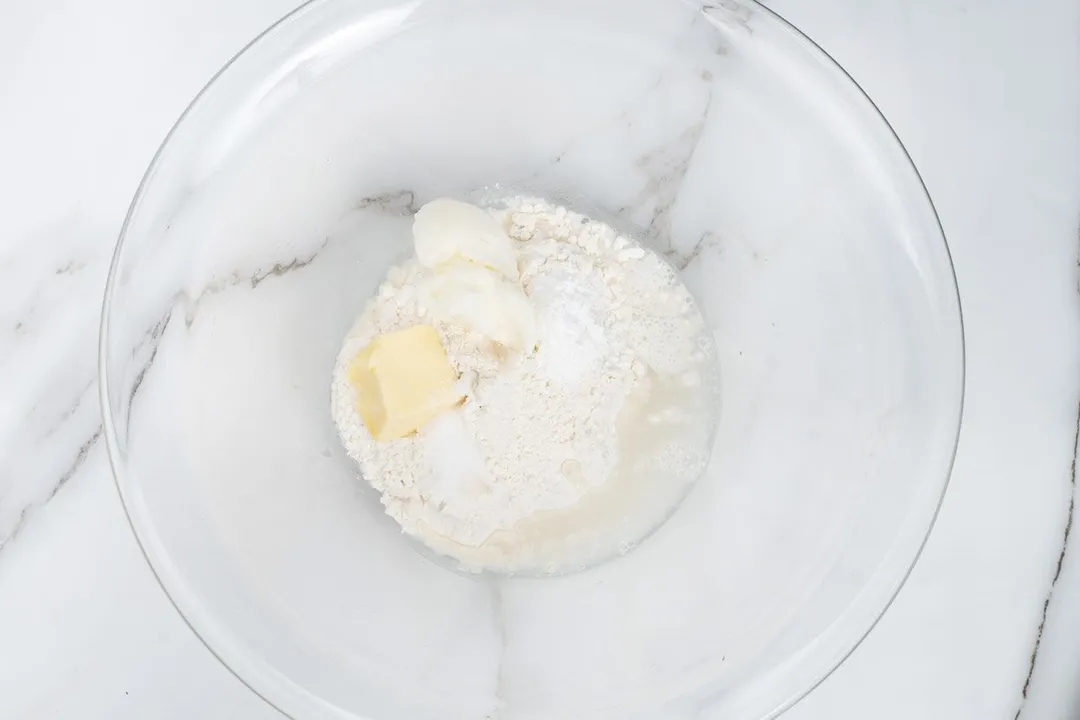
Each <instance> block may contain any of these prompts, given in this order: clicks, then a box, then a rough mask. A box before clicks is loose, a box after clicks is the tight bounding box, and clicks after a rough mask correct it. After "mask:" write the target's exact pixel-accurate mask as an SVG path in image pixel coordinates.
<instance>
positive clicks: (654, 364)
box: [331, 197, 719, 573]
mask: <svg viewBox="0 0 1080 720" xmlns="http://www.w3.org/2000/svg"><path fill="white" fill-rule="evenodd" d="M413 241H414V247H415V256H414V257H412V258H410V259H408V260H406V261H405V262H404V263H402V264H400V265H398V266H396V267H394V268H392V269H391V270H390V271H389V273H388V275H387V278H386V280H385V281H384V282H383V283H382V285H381V286H380V287H379V289H378V291H377V292H376V294H375V296H374V297H372V298H371V299H370V300H369V301H368V303H367V305H366V306H365V307H364V309H363V312H362V313H361V314H360V317H359V318H358V319H357V320H356V322H355V324H354V325H353V327H352V328H351V329H350V330H349V333H348V335H347V336H346V338H345V342H344V346H343V347H342V349H341V352H340V353H339V355H338V360H337V363H336V366H335V368H334V377H333V386H332V393H331V395H332V412H333V416H334V421H335V423H336V424H337V427H338V432H339V434H340V435H341V439H342V441H343V443H344V445H345V448H346V450H347V451H348V454H349V456H350V457H351V458H352V459H353V460H355V461H356V462H357V463H358V464H359V466H360V470H361V473H362V474H363V476H364V477H365V478H366V479H367V480H368V482H370V483H371V485H372V486H373V487H374V488H375V489H376V490H377V491H379V492H380V493H381V494H382V498H381V499H382V504H383V506H384V507H385V508H386V512H387V513H388V514H389V515H390V516H391V517H393V518H394V519H395V520H396V521H397V522H398V523H400V524H401V526H402V528H403V529H404V530H405V532H406V533H408V534H410V535H412V536H415V537H416V538H418V539H419V540H421V541H422V542H423V543H425V544H426V545H427V546H428V547H430V548H431V549H433V550H434V551H436V552H437V553H439V554H440V555H444V556H447V557H449V558H452V559H454V560H456V561H457V563H458V564H459V565H460V567H461V568H463V569H467V570H472V571H481V570H494V571H500V572H526V573H560V572H567V571H573V570H577V569H582V568H584V567H587V566H589V565H591V564H594V563H596V562H599V561H602V560H604V559H606V558H609V557H611V556H613V555H616V554H618V553H624V552H627V551H629V549H630V548H632V547H633V546H634V544H635V543H636V542H638V541H639V540H640V539H641V538H642V537H644V536H645V535H647V534H648V533H649V532H650V531H651V530H653V529H654V528H656V527H657V526H658V525H660V524H661V523H662V522H663V521H664V520H665V519H666V518H667V517H668V516H669V515H670V514H671V512H673V511H674V508H675V507H676V505H677V504H678V502H679V500H680V499H681V498H682V497H683V496H684V495H685V494H686V492H687V491H688V489H689V487H690V485H691V484H692V483H693V481H694V480H695V479H696V478H697V476H698V475H699V474H700V473H701V471H702V470H703V469H704V467H705V464H706V462H707V460H708V452H709V444H710V442H711V439H712V429H713V427H714V424H715V416H714V414H715V407H716V405H717V392H718V385H719V383H718V378H717V374H716V372H715V357H714V351H713V345H712V341H711V338H710V337H709V335H708V334H707V332H706V330H705V326H704V323H703V321H702V318H701V315H700V312H699V311H698V309H697V306H696V304H695V303H694V301H693V299H692V298H691V296H690V294H689V292H688V291H687V289H686V288H685V287H684V286H683V285H682V284H681V283H680V282H679V280H678V279H677V277H676V274H675V272H674V270H673V269H672V268H671V267H670V265H668V263H667V262H666V261H664V260H663V259H662V258H661V257H659V256H658V255H656V254H655V253H653V252H651V251H649V250H646V249H645V248H643V247H641V246H640V245H638V244H637V243H636V242H634V241H633V240H631V239H630V238H628V237H625V236H622V235H620V234H618V233H617V232H616V231H615V230H614V229H613V228H611V227H610V226H609V225H606V224H604V223H602V222H598V221H595V220H592V219H590V218H588V217H585V216H583V215H580V214H577V213H574V212H571V211H570V210H568V209H566V208H564V207H559V206H554V205H551V204H548V203H547V202H545V201H543V200H539V199H534V198H520V197H516V198H510V199H506V200H504V201H501V202H500V203H498V204H497V205H495V206H493V207H491V208H487V209H485V208H480V207H477V206H475V205H470V204H468V203H464V202H460V201H457V200H450V199H439V200H434V201H432V202H430V203H428V204H426V205H424V206H423V207H422V208H421V209H420V210H419V212H418V213H417V214H416V216H415V218H414V222H413Z"/></svg>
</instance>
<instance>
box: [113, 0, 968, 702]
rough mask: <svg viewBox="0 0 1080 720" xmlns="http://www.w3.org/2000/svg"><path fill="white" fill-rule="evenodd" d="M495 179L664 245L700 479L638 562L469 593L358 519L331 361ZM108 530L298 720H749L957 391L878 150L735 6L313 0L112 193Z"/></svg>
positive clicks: (939, 448) (836, 623)
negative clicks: (677, 292) (703, 349)
mask: <svg viewBox="0 0 1080 720" xmlns="http://www.w3.org/2000/svg"><path fill="white" fill-rule="evenodd" d="M493 183H504V184H506V185H508V186H512V187H518V188H524V189H527V190H529V191H531V192H535V193H537V194H541V195H545V196H547V197H549V198H555V199H560V198H561V199H568V201H569V202H570V203H571V204H574V203H577V202H581V203H586V204H587V205H589V206H592V207H595V208H598V209H600V210H602V211H603V212H605V213H608V214H610V215H612V216H614V217H617V218H619V219H620V221H621V222H623V223H625V224H626V225H627V226H628V227H632V228H637V229H638V230H639V231H640V233H641V234H642V236H643V237H644V238H645V239H646V240H647V241H648V242H650V243H652V245H653V246H654V247H656V248H658V249H659V250H661V251H664V252H665V253H667V255H668V257H669V258H670V259H671V260H672V262H673V263H674V264H675V265H676V266H677V267H678V268H679V269H680V270H681V272H682V277H683V280H684V281H685V283H686V284H687V285H688V287H689V288H690V289H691V290H692V291H693V292H694V293H695V294H696V297H697V299H698V301H699V303H700V305H701V308H702V310H703V312H704V313H705V315H706V317H707V320H708V322H709V324H710V327H711V329H712V331H713V332H714V335H715V338H716V344H717V347H718V352H719V360H720V365H721V372H722V382H723V407H722V411H721V413H720V419H719V429H718V432H717V437H716V442H715V446H714V448H713V457H712V462H711V465H710V467H709V468H708V470H707V472H706V474H705V476H704V477H703V478H702V479H701V480H700V481H699V483H698V484H697V485H696V487H695V488H694V489H693V491H692V492H691V493H690V495H689V496H688V497H687V499H686V500H685V501H684V502H683V504H682V506H681V507H680V508H679V509H678V511H677V512H676V513H675V515H674V516H673V517H672V518H671V519H670V520H669V521H668V522H667V523H666V524H665V525H664V526H663V527H661V528H660V530H659V531H658V532H656V533H655V534H654V535H653V536H651V537H650V538H649V539H648V540H646V541H645V542H644V543H643V544H642V545H641V547H639V548H637V549H636V550H634V551H633V552H631V553H630V554H628V555H626V556H623V557H620V558H617V559H615V560H613V561H611V562H608V563H606V564H603V565H601V566H598V567H595V568H593V569H591V570H589V571H587V572H583V573H579V574H575V575H569V576H565V577H559V578H547V579H507V578H497V577H490V576H478V577H468V576H464V575H461V574H456V573H454V572H450V571H448V570H446V569H445V568H443V567H441V566H439V565H438V564H436V563H433V562H431V561H430V560H429V559H428V558H426V557H424V556H423V555H422V554H420V553H418V552H416V550H415V548H414V547H412V546H411V545H410V544H409V543H408V542H406V541H405V540H404V539H403V537H402V536H401V533H400V531H399V529H398V526H397V525H396V524H395V523H394V521H393V520H391V519H390V518H388V517H386V516H385V515H383V514H382V511H381V509H380V506H379V503H378V502H377V499H376V498H375V497H374V496H373V492H372V491H371V490H370V489H368V488H367V487H366V483H365V482H364V481H363V480H362V479H361V478H359V477H358V475H357V470H356V468H355V467H354V466H353V465H352V464H351V463H350V462H349V460H348V459H347V457H346V456H345V454H344V452H343V450H342V449H341V447H340V446H339V443H338V441H337V438H336V435H335V431H334V427H333V424H332V422H331V419H330V412H329V384H330V370H331V367H332V364H333V361H334V356H335V354H336V352H337V350H338V347H339V342H340V341H341V338H342V336H343V335H344V333H345V331H346V329H347V328H348V326H349V324H350V322H351V321H352V319H353V316H354V315H355V314H356V313H357V312H358V311H359V309H360V308H361V306H362V304H363V302H364V301H365V299H366V298H367V297H368V296H369V294H370V293H371V292H372V290H373V288H374V287H375V285H376V283H377V282H378V280H379V279H380V278H381V276H382V274H383V273H384V272H385V270H386V269H387V268H388V266H389V265H390V264H391V263H392V262H393V261H395V260H397V259H398V258H400V257H401V256H402V254H403V253H405V252H407V249H408V243H409V224H410V218H409V215H410V213H411V212H412V211H414V210H415V209H416V207H417V206H418V205H419V204H421V203H423V202H424V201H426V200H428V199H431V198H433V197H437V196H440V195H451V196H467V195H468V194H469V193H472V192H474V191H476V189H477V188H482V187H485V186H489V185H491V184H493ZM101 379H102V383H101V387H102V400H103V406H104V412H105V431H106V438H107V440H108V447H109V452H110V455H111V458H112V463H113V468H114V470H115V474H116V480H117V484H118V486H119V488H120V492H121V495H122V497H123V501H124V504H125V507H126V508H127V512H128V515H129V517H130V519H131V523H132V526H133V527H134V530H135V533H136V535H137V536H138V539H139V542H140V543H141V545H142V547H143V549H144V551H145V553H146V556H147V558H148V560H149V562H150V565H151V566H152V567H153V569H154V572H155V573H156V574H157V576H158V578H159V579H160V580H161V584H162V585H163V586H164V588H165V590H166V591H167V593H168V595H169V596H170V598H171V599H172V600H173V602H174V603H175V604H176V607H177V608H178V609H179V611H180V612H181V613H182V614H183V616H184V618H185V619H186V620H187V621H188V622H189V623H190V624H191V626H192V627H193V628H194V630H195V631H196V632H197V633H198V634H199V636H200V637H201V638H202V639H203V640H204V641H205V642H206V644H207V646H209V647H210V649H211V650H212V651H213V652H214V653H216V654H217V655H218V657H220V658H221V659H222V661H224V663H225V664H226V665H227V666H228V667H229V668H231V669H232V670H233V671H234V672H235V673H236V674H237V675H238V676H239V677H240V678H241V679H242V680H243V681H244V682H246V683H247V684H248V685H250V686H251V687H252V688H253V689H254V690H255V691H257V692H258V693H259V694H261V695H262V696H263V697H265V698H266V699H267V700H269V701H270V702H271V703H273V704H274V705H275V706H277V707H278V708H280V709H281V710H283V711H284V712H285V713H287V714H289V715H291V716H292V717H294V718H297V719H298V720H308V719H315V718H348V719H350V720H355V719H356V718H367V719H370V720H399V719H402V720H404V719H408V720H423V719H426V718H429V719H431V720H457V719H461V720H481V719H484V718H496V717H497V718H499V719H500V720H519V719H526V718H530V719H533V718H535V719H541V718H544V719H548V718H552V719H558V720H570V719H573V718H588V719H589V720H596V719H598V718H600V719H604V718H613V719H614V718H617V719H619V720H625V719H629V718H634V719H641V720H644V719H646V718H647V719H649V720H655V719H657V718H662V719H668V718H677V719H683V718H691V717H693V718H706V719H712V720H719V719H720V718H724V719H733V718H739V719H741V718H753V719H757V718H762V717H771V716H773V715H775V714H777V713H778V712H780V711H782V710H783V709H784V708H785V707H787V706H789V705H790V704H791V703H793V702H794V701H795V700H796V699H797V698H799V697H800V696H801V695H802V694H804V693H806V692H807V691H808V690H809V689H810V688H811V687H813V686H814V684H815V683H817V682H819V681H820V680H821V679H822V678H824V677H825V676H826V675H827V674H828V673H829V672H830V671H831V670H832V669H833V668H835V667H836V666H837V665H838V664H839V663H840V662H841V660H842V659H843V658H844V657H845V656H846V655H847V654H848V653H849V652H850V651H851V650H852V649H853V648H854V647H855V645H856V644H858V642H859V640H860V639H861V638H862V637H863V636H864V635H865V634H866V633H867V632H868V631H869V629H870V628H871V626H872V625H873V624H874V622H875V621H876V620H877V619H878V618H879V617H880V615H881V614H882V612H883V611H884V610H885V608H886V606H887V605H888V604H889V602H890V600H891V599H892V597H893V596H894V595H895V593H896V592H897V590H898V588H899V587H900V585H901V584H902V582H903V580H904V578H905V576H906V575H907V573H908V571H909V570H910V568H911V566H912V564H913V563H914V561H915V559H916V557H917V555H918V553H919V550H920V548H921V546H922V544H923V542H924V540H925V538H926V535H927V533H928V531H929V529H930V527H931V524H932V522H933V519H934V515H935V513H936V510H937V507H938V504H939V502H940V500H941V497H942V492H943V490H944V488H945V485H946V482H947V478H948V475H949V470H950V465H951V462H952V458H953V452H954V448H955V443H956V439H957V432H958V426H959V419H960V411H961V401H962V388H963V340H962V328H961V320H960V310H959V304H958V299H957V293H956V287H955V282H954V278H953V273H952V268H951V264H950V261H949V256H948V252H947V249H946V245H945V241H944V238H943V237H942V232H941V229H940V227H939V225H938V222H937V219H936V216H935V213H934V209H933V207H932V205H931V203H930V200H929V198H928V197H927V195H926V191H925V189H924V188H923V185H922V183H921V181H920V179H919V176H918V174H917V173H916V171H915V169H914V167H913V166H912V164H911V161H910V160H909V158H908V156H907V154H906V153H905V151H904V149H903V147H902V146H901V144H900V143H899V142H898V140H897V139H896V137H895V136H894V135H893V133H892V131H891V130H890V128H889V126H888V125H887V124H886V123H885V121H884V120H883V119H882V118H881V116H880V115H879V114H878V112H877V111H876V109H875V108H874V106H873V105H872V104H871V103H870V101H869V100H867V98H866V97H865V96H864V95H863V94H862V92H861V91H860V90H859V88H858V87H857V86H856V85H855V83H854V82H853V81H852V80H851V79H850V78H849V77H848V76H847V75H845V74H844V72H843V71H841V70H840V69H839V68H838V67H837V66H836V64H835V63H833V62H832V61H831V60H830V59H829V58H828V57H827V56H826V55H825V54H824V53H823V52H822V51H821V50H820V49H818V48H817V47H816V46H814V45H813V44H812V43H811V42H810V41H809V40H807V39H806V38H805V37H803V36H801V35H800V34H799V33H798V32H797V31H796V30H794V29H793V28H792V27H790V26H789V25H787V24H786V23H784V22H783V21H782V20H781V19H779V18H778V17H776V16H775V15H773V14H771V13H770V12H769V11H767V10H765V9H764V8H762V7H760V6H758V5H756V4H754V3H753V2H750V1H749V0H721V1H720V2H718V3H709V4H704V5H700V4H696V3H689V2H685V3H684V2H676V1H675V0H632V1H631V0H445V1H442V2H435V1H427V2H425V1H424V0H414V1H412V2H401V1H399V0H393V1H391V0H316V1H315V2H313V3H311V4H308V5H306V6H304V7H302V8H301V9H299V10H297V11H296V12H295V13H293V14H292V15H291V16H289V17H288V18H287V19H286V20H284V21H282V22H281V23H279V24H278V25H277V26H275V27H274V28H273V29H271V30H269V31H268V32H267V33H265V34H264V35H263V36H262V37H260V38H259V39H258V40H257V41H255V42H254V43H252V44H251V45H250V46H249V47H248V48H247V49H245V50H244V51H243V52H242V53H240V54H239V55H238V56H237V57H236V58H235V59H234V60H233V61H232V62H231V63H230V64H229V65H228V66H227V67H226V68H225V69H224V70H223V71H222V72H221V73H220V74H219V75H218V76H217V77H216V78H215V79H214V80H213V81H212V82H211V83H210V84H209V85H208V86H207V87H206V89H205V90H204V91H203V92H202V93H201V94H200V95H199V97H198V98H197V99H196V100H195V101H194V102H193V103H192V105H191V107H190V108H189V109H188V111H187V112H186V113H185V114H184V116H183V117H182V118H181V120H180V121H179V122H178V123H177V125H176V127H175V128H174V129H173V131H172V132H171V133H170V135H169V137H168V139H167V140H166V141H165V143H164V145H163V146H162V148H161V151H160V152H159V153H158V156H157V157H156V159H155V160H154V162H153V164H152V165H151V167H150V169H149V171H148V172H147V174H146V178H145V180H144V182H143V184H142V186H141V187H140V189H139V191H138V194H137V196H136V198H135V200H134V202H133V204H132V208H131V211H130V214H129V217H128V220H127V223H126V224H125V227H124V230H123V234H122V237H121V239H120V242H119V245H118V247H117V250H116V256H115V258H114V261H113V266H112V271H111V274H110V277H109V284H108V289H107V291H106V299H105V309H104V318H103V322H102V333H101Z"/></svg>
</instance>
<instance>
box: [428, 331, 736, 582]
mask: <svg viewBox="0 0 1080 720" xmlns="http://www.w3.org/2000/svg"><path fill="white" fill-rule="evenodd" d="M708 350H709V348H706V352H704V353H703V355H704V359H703V360H702V362H701V364H700V366H699V367H698V369H697V371H696V373H697V377H698V380H697V382H696V383H694V384H687V382H686V381H685V380H684V378H683V377H680V378H673V377H669V376H663V375H659V374H657V373H654V372H651V371H650V372H649V374H648V376H647V378H646V380H647V381H646V382H642V383H641V384H640V385H639V386H638V388H637V390H636V391H635V392H634V393H633V394H632V395H631V396H630V397H629V398H627V401H626V405H625V406H624V408H623V411H622V414H621V416H620V419H619V428H618V447H619V461H618V463H617V464H616V467H615V469H614V470H613V472H612V474H611V477H610V478H609V479H608V480H607V482H605V483H604V484H603V485H601V486H600V487H599V488H597V489H595V490H593V491H592V492H590V493H589V494H588V495H586V496H585V497H584V498H582V499H581V501H580V502H578V503H577V504H576V505H574V506H573V507H570V508H565V509H560V510H553V511H545V512H539V513H536V514H535V515H533V516H531V517H529V518H526V519H525V520H522V521H521V522H519V523H518V524H517V525H516V526H514V528H513V529H511V530H503V531H499V532H496V533H495V534H494V535H492V536H491V537H490V538H488V539H487V540H486V541H485V542H484V543H483V544H482V545H480V546H478V547H470V546H466V545H462V544H460V543H456V542H454V541H452V540H449V539H448V538H446V537H444V536H442V535H439V534H437V533H435V532H434V531H431V530H430V529H428V528H421V531H420V533H419V537H420V539H421V540H422V541H423V542H424V543H425V544H426V545H427V546H428V547H429V548H431V549H432V550H434V551H436V552H437V553H439V554H440V555H441V556H443V557H440V558H438V560H439V561H440V562H441V563H444V564H445V563H446V562H447V561H451V562H454V563H455V564H454V565H453V567H454V568H455V569H458V570H463V571H466V572H483V571H488V572H495V573H504V574H505V573H512V574H515V575H561V574H567V573H572V572H578V571H581V570H584V569H586V568H588V567H591V566H593V565H596V564H598V563H601V562H604V561H606V560H608V559H611V558H612V557H616V556H618V555H621V554H625V553H628V552H630V551H631V550H632V549H633V548H635V547H636V546H637V545H638V544H639V543H640V542H641V541H642V540H643V539H644V538H646V537H647V536H648V535H649V534H651V533H652V532H653V531H654V530H656V529H657V528H658V527H660V526H661V525H662V524H663V523H664V522H665V521H666V520H667V519H668V518H670V517H671V516H672V514H674V512H675V510H676V509H677V508H678V505H679V503H680V502H681V501H682V499H683V498H684V497H686V495H687V493H688V492H689V491H690V488H691V487H692V486H693V484H694V482H695V481H696V480H697V479H698V478H699V477H700V476H701V474H702V473H703V472H704V470H705V466H706V465H707V464H708V460H709V451H710V447H711V444H712V440H713V436H714V432H715V428H716V420H717V415H718V413H717V408H718V407H719V402H718V401H719V377H718V373H717V372H716V369H715V359H714V355H713V353H712V352H709V351H708Z"/></svg>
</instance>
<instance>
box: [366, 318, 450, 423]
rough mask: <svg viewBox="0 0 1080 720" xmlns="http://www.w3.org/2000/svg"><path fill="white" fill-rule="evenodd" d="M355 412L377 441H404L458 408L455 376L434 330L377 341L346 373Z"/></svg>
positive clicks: (386, 336)
mask: <svg viewBox="0 0 1080 720" xmlns="http://www.w3.org/2000/svg"><path fill="white" fill-rule="evenodd" d="M348 380H349V383H350V384H351V385H352V386H353V388H354V389H355V390H356V409H357V410H358V411H359V413H360V418H361V419H362V420H363V421H364V425H365V426H366V427H367V429H368V432H370V433H371V436H372V437H373V438H375V439H376V440H380V441H385V440H393V439H395V438H400V437H405V436H406V435H408V434H410V433H413V432H415V431H416V430H417V429H419V428H420V426H421V425H423V424H424V423H426V422H427V421H428V420H430V419H431V418H433V417H435V416H436V415H438V414H439V413H441V412H443V411H445V410H448V409H449V408H451V407H453V406H454V405H457V404H458V403H459V402H461V400H462V396H461V395H460V393H458V392H457V391H456V390H455V387H454V386H455V383H456V381H457V374H456V373H455V372H454V368H453V367H451V365H450V361H449V360H448V359H447V357H446V351H445V350H444V349H443V346H442V341H441V340H440V339H439V334H438V333H437V332H435V328H433V327H431V326H430V325H416V326H413V327H411V328H408V329H407V330H399V331H397V332H392V333H386V334H384V335H379V336H378V337H376V338H375V339H374V340H372V341H371V344H369V345H368V346H367V347H365V348H364V349H363V350H361V351H360V352H359V353H358V354H357V355H356V357H355V358H353V360H352V362H350V363H349V368H348Z"/></svg>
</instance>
